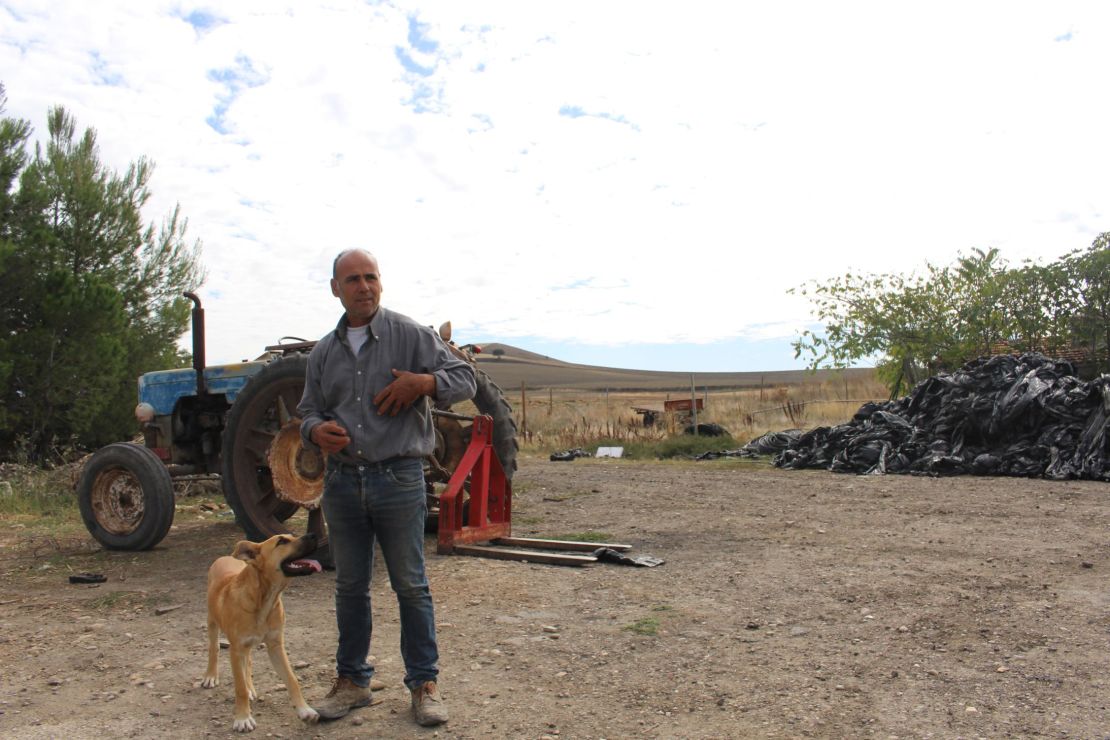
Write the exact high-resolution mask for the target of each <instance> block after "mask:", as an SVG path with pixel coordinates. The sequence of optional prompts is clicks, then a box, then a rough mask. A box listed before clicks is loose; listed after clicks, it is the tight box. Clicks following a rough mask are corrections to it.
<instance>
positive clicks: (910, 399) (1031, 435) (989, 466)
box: [726, 354, 1110, 480]
mask: <svg viewBox="0 0 1110 740" xmlns="http://www.w3.org/2000/svg"><path fill="white" fill-rule="evenodd" d="M1108 414H1110V376H1107V375H1103V376H1102V377H1100V378H1097V379H1095V380H1091V381H1083V380H1081V379H1079V378H1078V377H1076V369H1075V366H1074V365H1073V364H1072V363H1070V362H1067V361H1060V360H1051V359H1049V358H1047V357H1045V356H1043V355H1040V354H1025V355H1022V356H1020V357H1014V356H1010V355H998V356H995V357H989V358H981V359H978V360H975V361H973V362H969V363H968V364H966V365H964V366H963V367H962V368H960V369H959V370H957V371H955V372H953V373H950V374H943V375H937V376H934V377H932V378H929V379H928V380H926V381H924V382H922V383H921V384H919V385H918V386H917V387H916V388H914V389H913V391H912V392H911V393H910V395H908V396H906V397H904V398H900V399H898V400H895V401H888V402H886V403H881V404H876V403H868V404H865V405H863V406H862V407H860V409H859V411H857V412H856V414H855V416H854V417H852V420H851V421H850V422H848V423H847V424H841V425H839V426H835V427H818V428H817V429H813V430H812V431H809V432H804V433H803V432H797V431H791V432H775V433H773V435H774V436H772V435H765V437H760V438H759V439H756V440H753V441H752V442H750V443H749V444H748V445H745V447H744V448H741V450H738V451H736V452H737V453H740V454H743V455H744V456H748V455H753V454H768V452H769V448H776V447H777V448H778V449H777V450H770V451H771V452H773V454H774V455H775V456H774V460H773V462H774V464H775V465H776V466H777V467H781V468H791V469H797V468H823V469H827V470H834V471H838V472H845V473H848V472H850V473H913V474H923V475H963V474H973V475H1012V476H1025V477H1039V476H1043V477H1046V478H1053V479H1066V478H1086V479H1091V480H1110V438H1108V435H1107V417H1108ZM726 454H735V453H726Z"/></svg>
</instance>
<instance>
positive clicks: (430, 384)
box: [374, 369, 436, 416]
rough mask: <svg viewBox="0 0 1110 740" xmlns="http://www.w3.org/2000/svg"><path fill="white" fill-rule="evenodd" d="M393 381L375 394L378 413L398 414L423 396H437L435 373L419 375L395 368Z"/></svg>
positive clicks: (381, 414)
mask: <svg viewBox="0 0 1110 740" xmlns="http://www.w3.org/2000/svg"><path fill="white" fill-rule="evenodd" d="M393 377H394V378H396V380H394V381H393V382H392V383H390V384H389V385H387V386H386V387H385V390H383V391H382V392H381V393H379V394H378V395H376V396H374V405H375V406H377V407H378V415H379V416H384V415H385V414H389V415H390V416H396V415H397V413H398V412H400V411H404V410H405V409H407V408H408V407H409V406H412V405H413V403H415V402H416V400H417V399H418V398H420V397H421V396H435V394H436V379H435V376H434V375H418V374H417V373H410V372H408V371H407V370H396V369H394V370H393Z"/></svg>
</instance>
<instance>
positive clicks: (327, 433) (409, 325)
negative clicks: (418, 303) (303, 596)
mask: <svg viewBox="0 0 1110 740" xmlns="http://www.w3.org/2000/svg"><path fill="white" fill-rule="evenodd" d="M331 292H332V295H334V296H336V297H337V298H339V301H340V303H342V304H343V308H344V311H345V312H344V315H343V316H342V317H341V318H340V319H339V324H338V325H337V326H336V327H335V330H334V331H332V332H331V333H330V334H328V335H327V336H325V337H324V338H323V339H321V340H320V342H319V343H318V344H317V345H316V346H315V347H314V348H313V350H312V353H311V354H310V355H309V357H308V373H307V375H306V376H305V388H304V397H303V398H302V399H301V403H300V406H298V411H299V412H300V414H301V418H302V419H303V421H302V422H301V436H302V438H303V439H304V441H305V444H306V445H313V446H315V447H318V448H320V449H321V450H323V451H324V452H326V453H327V454H328V464H327V475H326V478H325V484H324V497H323V510H324V519H325V521H326V522H327V525H328V539H329V542H330V544H331V553H332V557H333V558H334V560H335V569H336V577H335V619H336V623H337V624H338V627H339V647H338V648H337V650H336V654H335V657H336V674H337V675H336V678H335V683H334V685H333V686H332V689H331V691H330V692H329V693H328V695H327V697H325V699H324V700H323V701H322V702H320V703H317V704H315V705H314V706H315V708H316V710H317V711H318V712H319V713H320V717H321V718H323V719H336V718H338V717H342V716H343V715H345V714H347V713H348V712H349V711H350V710H351V709H353V708H355V707H362V706H366V705H368V704H370V680H371V678H372V676H373V674H374V668H373V666H371V665H370V664H369V663H368V662H367V654H368V652H369V650H370V633H371V628H372V620H371V614H370V576H371V573H372V570H373V556H374V542H375V541H377V543H378V545H379V546H380V548H381V551H382V555H383V556H384V558H385V564H386V568H387V570H388V571H389V582H390V585H391V586H392V587H393V590H394V592H395V593H396V594H397V603H398V606H399V608H400V616H401V657H402V659H403V660H404V663H405V685H406V686H407V687H408V688H409V690H410V691H411V693H412V708H413V713H414V715H415V718H416V721H417V722H418V723H419V724H421V725H425V726H428V725H437V724H440V723H442V722H446V721H447V707H446V705H445V704H444V702H443V698H442V696H441V695H440V693H439V690H438V688H437V685H436V677H437V675H438V673H439V669H438V666H437V662H438V660H439V652H438V649H437V647H436V633H435V616H434V611H433V606H432V595H431V591H430V590H429V588H428V580H427V577H426V575H425V572H424V518H425V516H426V513H427V503H426V500H425V487H424V472H423V462H422V458H424V457H425V456H427V455H430V454H431V453H432V449H433V446H434V444H435V437H434V432H433V425H432V416H431V411H430V408H429V400H427V399H433V400H435V401H436V402H437V403H439V404H443V405H449V404H452V403H456V402H458V401H462V400H465V399H467V398H471V397H472V396H473V395H474V391H475V386H474V370H473V369H472V368H471V367H470V365H468V364H467V363H466V362H463V361H462V360H459V359H457V358H456V357H455V356H454V355H452V354H451V353H450V351H448V349H447V348H446V346H445V345H444V344H443V342H442V341H441V340H440V339H439V337H438V336H437V335H436V334H435V333H434V332H433V331H432V330H431V329H429V328H427V327H424V326H421V325H419V324H417V323H416V322H415V321H413V320H412V319H410V318H408V317H407V316H402V315H401V314H398V313H394V312H393V311H390V310H388V309H385V308H383V307H382V306H381V305H380V301H381V293H382V283H381V274H380V271H379V270H378V262H377V260H376V259H375V258H374V256H373V255H371V254H370V253H369V252H367V251H365V250H362V249H352V250H347V251H344V252H341V253H340V254H339V256H338V257H336V258H335V262H334V263H333V266H332V280H331Z"/></svg>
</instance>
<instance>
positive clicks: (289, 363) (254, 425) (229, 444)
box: [220, 354, 326, 548]
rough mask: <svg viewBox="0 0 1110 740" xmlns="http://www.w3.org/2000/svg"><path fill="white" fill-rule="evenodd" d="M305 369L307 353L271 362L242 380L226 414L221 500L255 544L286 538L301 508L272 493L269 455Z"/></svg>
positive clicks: (291, 408)
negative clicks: (279, 536)
mask: <svg viewBox="0 0 1110 740" xmlns="http://www.w3.org/2000/svg"><path fill="white" fill-rule="evenodd" d="M307 368H308V355H306V354H295V355H289V356H287V357H282V358H280V359H278V360H274V361H273V362H271V363H270V364H269V365H267V366H266V367H264V368H262V369H261V370H260V371H259V372H258V373H256V374H255V375H254V376H252V377H251V379H250V380H249V381H247V384H246V385H245V386H244V387H243V390H241V391H240V392H239V394H238V395H237V396H236V397H235V401H234V402H233V403H232V404H231V410H230V411H229V412H228V414H227V422H226V424H225V426H224V431H223V442H222V449H221V453H220V458H221V471H220V473H221V478H222V479H223V489H224V498H225V499H227V503H228V506H230V507H231V510H232V511H234V512H235V521H236V522H238V524H239V526H240V527H242V529H243V532H245V533H246V535H247V538H248V539H251V540H254V541H259V542H260V541H262V540H266V539H269V538H270V537H273V536H274V535H275V534H289V533H290V532H289V528H288V527H286V526H285V521H286V520H287V519H288V518H289V517H291V516H293V514H295V513H296V511H297V509H298V508H300V507H298V506H297V504H295V503H290V502H288V501H283V500H282V499H281V498H280V497H279V496H278V495H277V491H275V490H274V482H273V478H272V477H271V475H270V460H269V454H270V445H271V444H272V443H273V440H274V438H275V437H276V436H277V433H278V432H279V431H280V430H281V428H282V426H283V425H284V423H285V422H286V421H287V420H288V419H289V418H291V417H293V416H295V415H296V413H297V404H299V403H300V401H301V395H302V393H303V392H304V376H305V371H306V370H307ZM325 544H326V542H321V543H320V545H321V548H323V546H324V545H325Z"/></svg>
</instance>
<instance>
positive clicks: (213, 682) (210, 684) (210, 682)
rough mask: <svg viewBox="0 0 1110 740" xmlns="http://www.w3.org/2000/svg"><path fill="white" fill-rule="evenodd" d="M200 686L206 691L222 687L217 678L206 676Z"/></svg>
mask: <svg viewBox="0 0 1110 740" xmlns="http://www.w3.org/2000/svg"><path fill="white" fill-rule="evenodd" d="M200 685H201V686H203V687H204V688H206V689H211V688H214V687H216V686H219V685H220V679H219V678H217V677H216V676H205V677H204V680H203V681H201V682H200Z"/></svg>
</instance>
